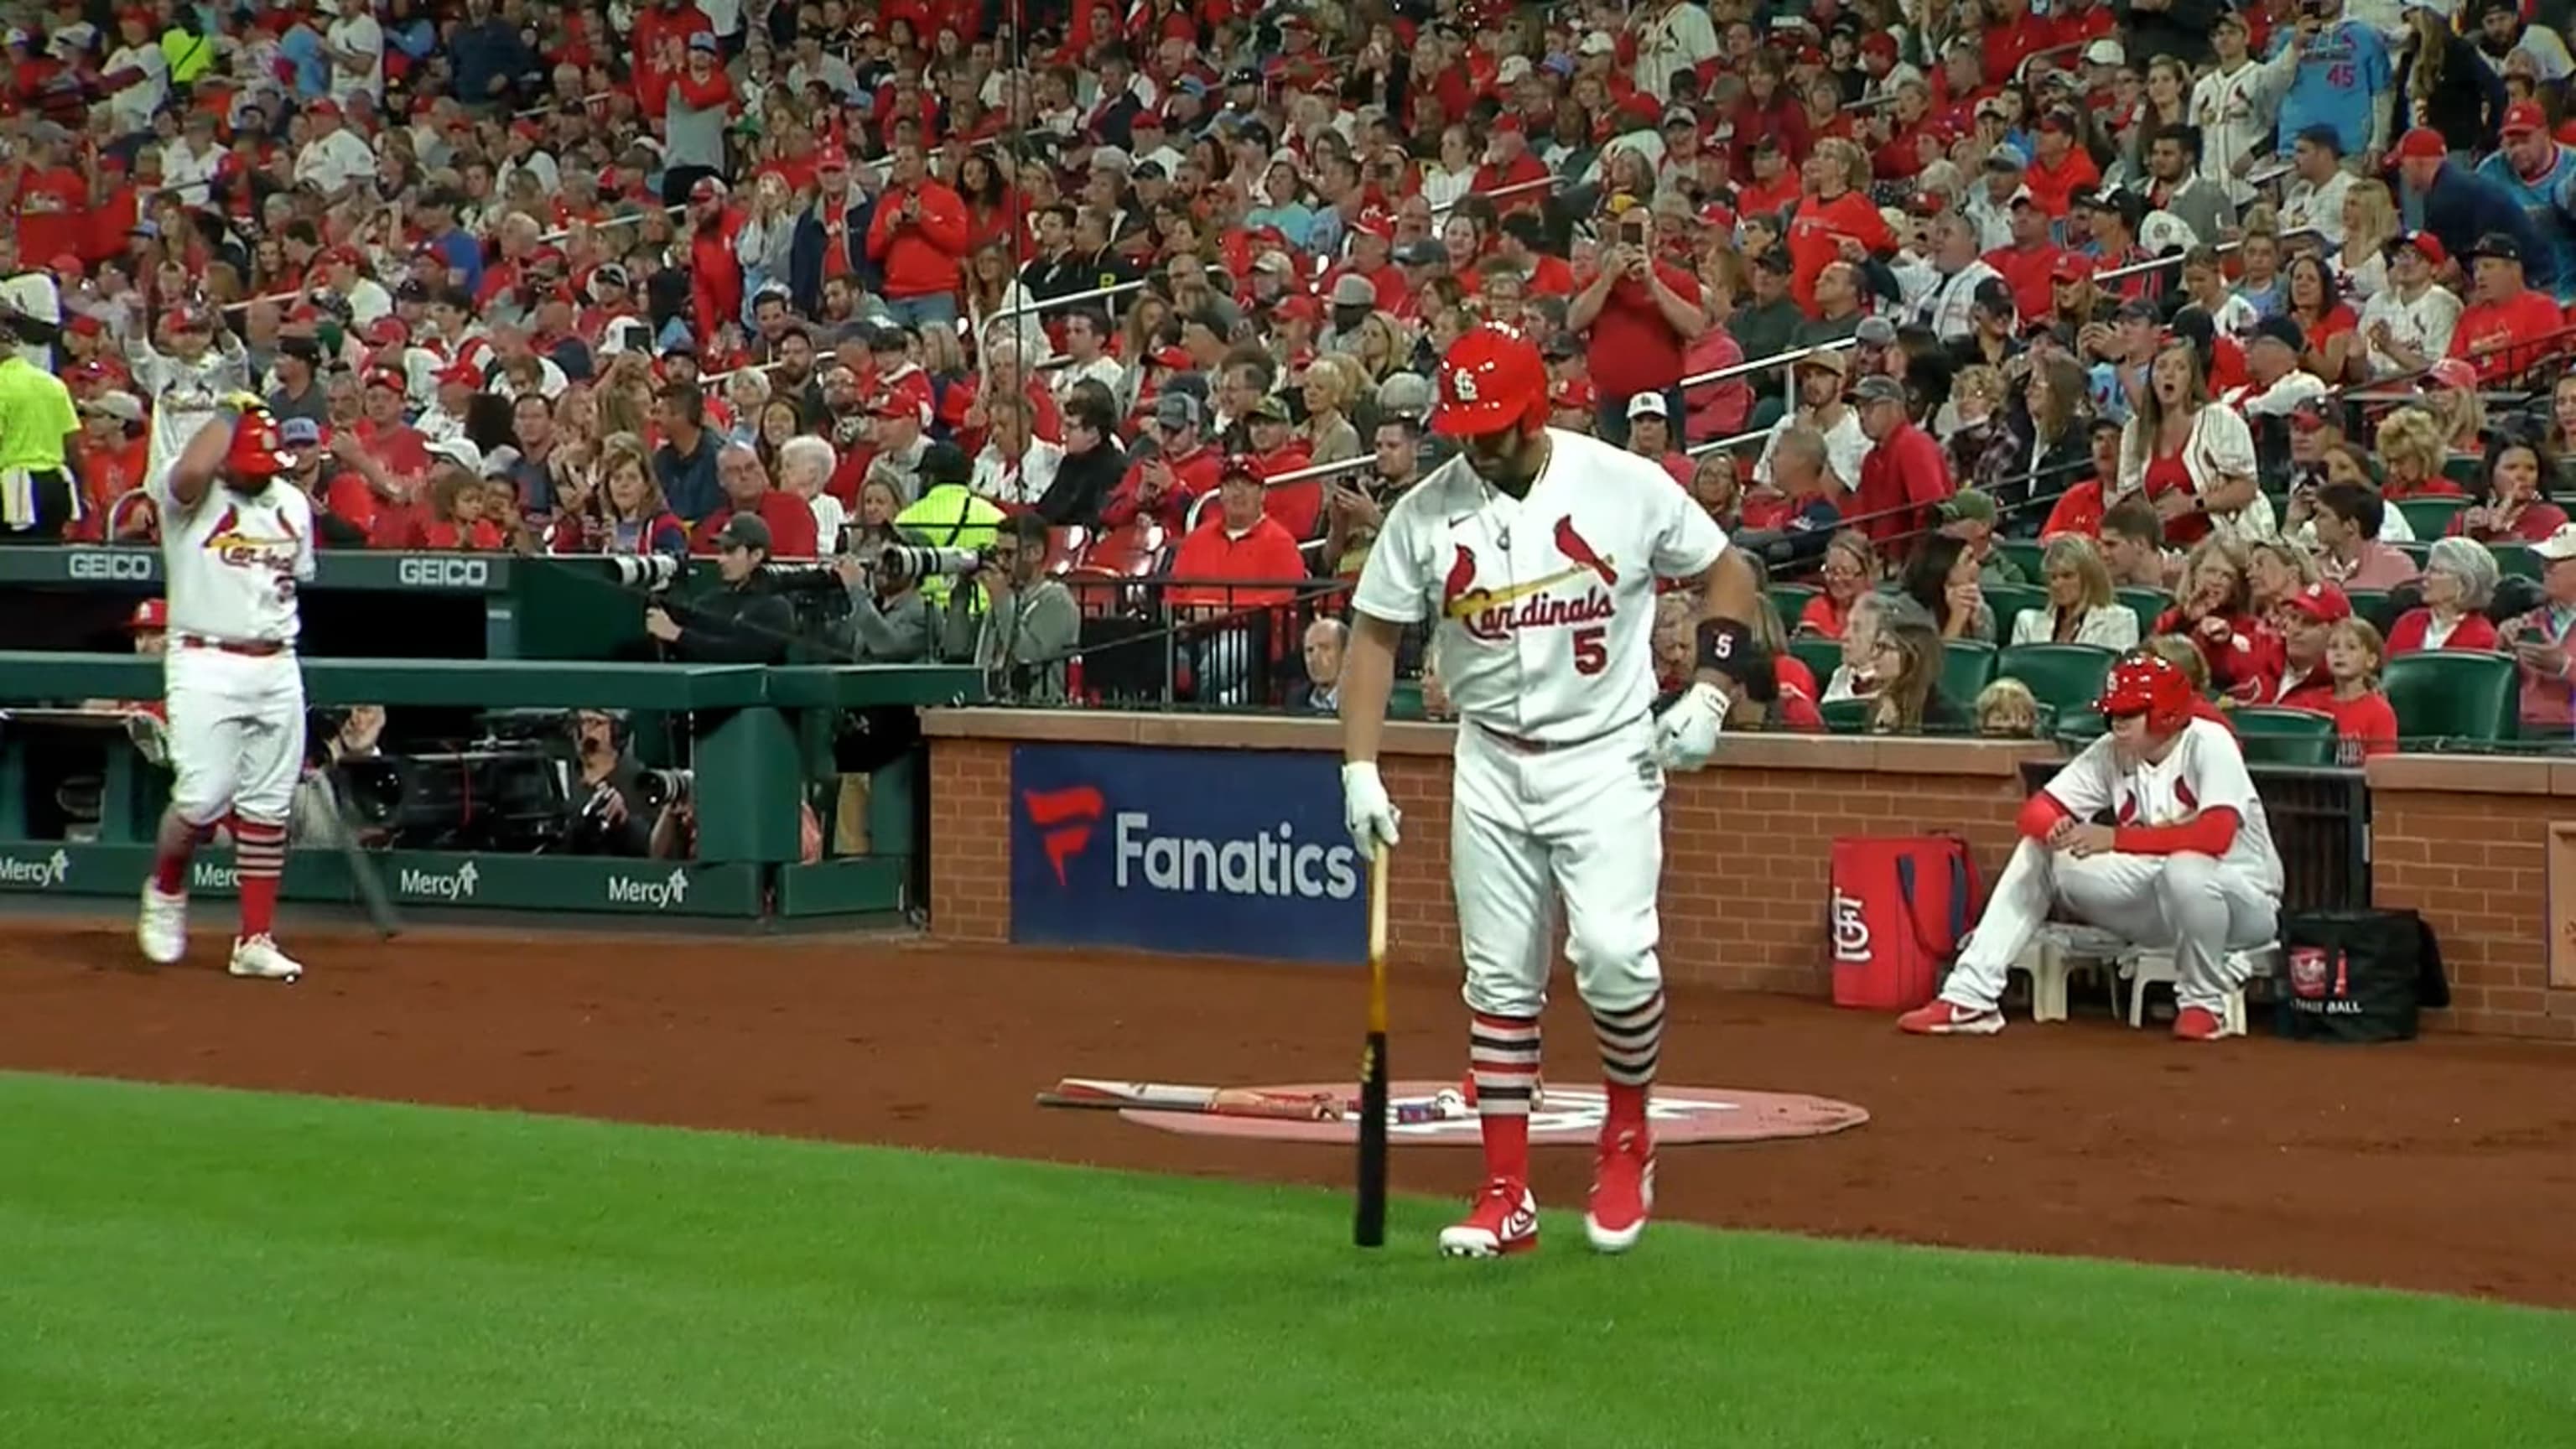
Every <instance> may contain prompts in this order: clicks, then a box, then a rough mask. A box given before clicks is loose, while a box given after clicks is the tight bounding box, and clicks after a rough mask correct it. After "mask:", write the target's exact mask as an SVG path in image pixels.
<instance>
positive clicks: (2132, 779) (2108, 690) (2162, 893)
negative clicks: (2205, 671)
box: [1897, 654, 2281, 1041]
mask: <svg viewBox="0 0 2576 1449" xmlns="http://www.w3.org/2000/svg"><path fill="white" fill-rule="evenodd" d="M2192 704H2193V691H2192V687H2191V679H2190V676H2188V675H2186V674H2184V673H2183V672H2182V670H2181V669H2179V668H2177V667H2176V666H2175V665H2173V664H2172V663H2171V662H2169V661H2167V660H2163V659H2159V658H2157V657H2156V656H2154V655H2152V654H2133V655H2131V656H2129V657H2128V658H2126V659H2123V660H2121V661H2120V662H2119V663H2117V664H2115V665H2113V666H2111V673H2110V676H2109V677H2108V678H2107V679H2106V680H2104V682H2103V685H2102V693H2101V697H2100V698H2099V700H2098V701H2097V702H2096V704H2095V708H2097V709H2099V710H2100V711H2101V712H2102V716H2103V718H2104V719H2106V720H2108V721H2109V722H2110V726H2111V727H2110V730H2109V732H2108V733H2106V734H2104V735H2103V736H2102V737H2101V738H2100V739H2097V740H2095V741H2094V742H2093V743H2092V744H2090V745H2087V746H2086V747H2085V748H2084V752H2083V753H2082V754H2079V755H2077V756H2076V757H2075V758H2074V759H2071V760H2069V761H2067V762H2066V764H2065V767H2064V768H2062V769H2060V770H2059V771H2058V772H2057V774H2056V775H2055V776H2054V777H2053V778H2051V779H2050V780H2049V782H2048V783H2047V784H2046V785H2045V786H2042V787H2041V788H2040V790H2039V792H2038V793H2036V794H2034V795H2032V796H2031V797H2030V799H2029V801H2028V802H2026V803H2025V804H2024V805H2023V806H2022V810H2021V818H2020V821H2019V822H2018V823H2019V825H2020V827H2021V840H2020V842H2019V843H2018V844H2016V845H2015V846H2014V847H2013V854H2012V859H2011V861H2010V862H2008V863H2007V864H2006V865H2005V866H2004V873H2003V876H2002V878H2001V879H1999V880H1997V881H1996V882H1995V889H1994V894H1993V895H1992V896H1990V897H1989V898H1988V899H1987V901H1986V910H1985V914H1984V915H1983V916H1981V917H1979V918H1978V920H1977V928H1976V930H1974V931H1972V932H1970V933H1969V936H1968V941H1967V944H1966V945H1965V946H1964V947H1962V948H1961V950H1960V952H1959V964H1958V965H1957V966H1955V967H1953V968H1951V971H1950V979H1949V980H1948V981H1947V982H1945V983H1943V985H1942V987H1941V995H1940V997H1939V999H1937V1000H1935V1001H1933V1002H1932V1003H1931V1004H1930V1005H1928V1006H1923V1007H1920V1008H1917V1009H1916V1010H1913V1011H1910V1012H1907V1013H1906V1014H1905V1015H1904V1016H1902V1017H1900V1018H1898V1022H1897V1024H1898V1025H1899V1026H1902V1027H1903V1028H1904V1029H1905V1030H1907V1031H1910V1032H1916V1033H1919V1034H1921V1035H1925V1036H1992V1035H1993V1034H1995V1033H1996V1032H1999V1031H2001V1030H2003V1029H2004V1018H2003V1013H2002V1012H2001V1011H2000V1010H1998V1009H1997V1007H1996V1002H1997V1001H1998V1000H1999V999H2000V998H2001V997H2002V995H2003V990H2004V973H2005V972H2006V970H2007V969H2009V968H2010V967H2011V965H2012V963H2013V960H2014V958H2016V957H2018V956H2019V955H2021V953H2022V948H2023V947H2025V946H2028V945H2029V944H2030V938H2031V935H2032V933H2034V932H2036V931H2037V930H2038V929H2039V928H2040V927H2041V926H2042V925H2044V924H2046V923H2047V920H2048V913H2049V910H2050V908H2051V906H2052V905H2053V904H2055V903H2056V902H2060V901H2063V902H2064V903H2065V904H2066V906H2067V907H2068V909H2070V910H2072V911H2073V912H2074V913H2075V915H2076V916H2077V918H2079V919H2081V920H2082V921H2083V922H2084V923H2085V924H2087V925H2091V926H2099V927H2101V928H2102V929H2103V930H2106V931H2110V932H2113V933H2114V934H2117V935H2119V936H2121V937H2123V938H2125V939H2127V940H2129V941H2133V942H2136V943H2138V944H2139V945H2145V946H2171V947H2173V948H2174V968H2175V971H2176V972H2177V974H2178V975H2179V976H2180V977H2181V979H2180V980H2179V981H2178V982H2177V983H2176V984H2175V987H2174V998H2175V1003H2176V1005H2177V1007H2178V1008H2179V1010H2177V1011H2176V1012H2175V1014H2174V1026H2173V1032H2174V1035H2175V1036H2177V1037H2180V1038H2181V1039H2183V1040H2185V1041H2214V1040H2216V1039H2218V1038H2220V1037H2223V1036H2226V1035H2228V1034H2229V1033H2230V1031H2231V1028H2230V1027H2229V1025H2228V1021H2227V998H2228V996H2229V994H2230V993H2232V992H2234V991H2235V990H2236V989H2237V988H2238V987H2240V986H2242V985H2244V980H2243V974H2244V971H2245V970H2246V966H2245V958H2244V957H2243V956H2241V955H2238V954H2236V953H2239V952H2244V951H2249V950H2252V949H2254V948H2255V947H2258V946H2266V945H2269V944H2271V942H2272V939H2273V936H2274V933H2275V932H2276V931H2277V930H2278V929H2279V920H2280V902H2281V857H2280V853H2279V852H2278V851H2276V850H2274V849H2273V848H2272V827H2271V824H2270V822H2269V821H2268V820H2267V819H2266V818H2265V817H2264V814H2263V800H2262V797H2260V796H2258V795H2256V794H2255V793H2254V779H2253V777H2252V776H2251V775H2248V774H2247V773H2246V771H2245V755H2244V752H2243V751H2242V750H2240V749H2239V748H2238V747H2237V744H2236V736H2235V735H2233V734H2231V733H2229V732H2228V729H2227V726H2225V725H2223V724H2213V723H2211V722H2210V721H2208V720H2205V719H2197V718H2194V717H2193V714H2192ZM2104 811H2109V812H2110V813H2111V815H2112V817H2113V818H2114V819H2115V820H2117V821H2118V822H2119V823H2118V824H2116V825H2096V824H2094V823H2093V817H2094V816H2096V815H2098V814H2101V813H2102V812H2104Z"/></svg>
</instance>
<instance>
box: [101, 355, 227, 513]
mask: <svg viewBox="0 0 2576 1449" xmlns="http://www.w3.org/2000/svg"><path fill="white" fill-rule="evenodd" d="M125 361H126V363H127V365H128V366H130V367H132V368H133V369H134V385H135V386H136V387H137V388H140V389H141V390H142V392H143V394H144V396H145V397H147V398H149V399H150V400H151V403H152V442H151V446H150V447H149V449H148V450H147V451H146V453H145V455H144V468H143V476H144V477H145V479H147V480H148V481H150V482H151V483H153V484H156V485H157V484H158V483H159V482H160V481H161V480H162V479H164V478H166V477H168V476H169V474H170V465H171V463H173V462H175V461H176V460H177V459H178V457H179V450H180V449H182V448H185V447H187V446H188V440H189V439H190V438H193V437H195V436H197V430H198V429H200V428H202V427H204V426H205V425H206V424H208V423H210V422H213V421H214V418H215V400H216V399H218V398H220V397H222V396H224V395H225V394H226V393H235V392H246V391H248V390H249V388H250V385H251V376H250V354H249V353H247V352H244V351H243V350H242V345H241V343H240V342H238V341H236V340H235V339H234V338H233V336H232V334H230V333H218V334H217V341H216V344H215V345H214V346H212V347H209V348H207V349H206V351H205V352H204V353H203V354H202V355H200V356H199V357H198V358H197V360H196V361H194V362H183V361H181V360H179V359H178V358H176V357H173V356H171V355H170V354H168V353H166V352H161V351H158V350H156V349H155V348H154V347H153V346H152V344H151V343H150V342H148V341H146V340H145V339H143V338H142V337H140V336H133V335H129V336H128V337H127V338H126V339H125Z"/></svg>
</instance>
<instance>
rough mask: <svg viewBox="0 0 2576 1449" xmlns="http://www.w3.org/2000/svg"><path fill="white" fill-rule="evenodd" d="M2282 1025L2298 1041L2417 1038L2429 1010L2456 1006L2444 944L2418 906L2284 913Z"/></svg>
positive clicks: (2278, 1007)
mask: <svg viewBox="0 0 2576 1449" xmlns="http://www.w3.org/2000/svg"><path fill="white" fill-rule="evenodd" d="M2272 987H2273V990H2272V999H2273V1002H2274V1003H2275V1005H2274V1008H2273V1022H2274V1028H2275V1029H2276V1030H2277V1031H2279V1033H2280V1034H2281V1035H2283V1036H2285V1037H2288V1038H2290V1039H2292V1040H2293V1041H2412V1040H2414V1038H2415V1025H2416V1017H2417V1014H2418V1013H2419V1012H2420V1011H2422V1009H2423V1008H2425V1007H2428V1006H2432V1007H2442V1006H2448V1005H2450V1004H2451V986H2450V982H2449V981H2448V980H2447V979H2446V978H2445V977H2444V976H2443V974H2442V948H2441V943H2440V942H2439V941H2437V940H2435V939H2434V936H2433V928H2432V927H2431V926H2430V925H2428V924H2426V922H2425V921H2424V918H2423V917H2421V916H2419V915H2417V914H2415V913H2414V912H2413V911H2293V912H2290V913H2289V914H2287V915H2284V916H2283V917H2282V918H2281V967H2280V975H2279V977H2278V979H2276V980H2275V981H2274V982H2273V983H2272Z"/></svg>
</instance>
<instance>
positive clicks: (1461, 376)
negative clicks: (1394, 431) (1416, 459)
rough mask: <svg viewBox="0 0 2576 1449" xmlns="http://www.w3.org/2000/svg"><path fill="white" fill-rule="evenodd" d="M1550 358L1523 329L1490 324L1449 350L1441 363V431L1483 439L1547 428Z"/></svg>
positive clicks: (1436, 422) (1436, 423)
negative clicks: (1501, 433) (1494, 434)
mask: <svg viewBox="0 0 2576 1449" xmlns="http://www.w3.org/2000/svg"><path fill="white" fill-rule="evenodd" d="M1547 394H1548V386H1547V360H1546V359H1545V358H1543V357H1541V356H1539V352H1538V344H1537V343H1535V342H1532V341H1530V340H1529V338H1527V337H1525V336H1523V335H1522V334H1521V330H1520V329H1519V328H1517V327H1507V326H1504V325H1503V324H1501V323H1499V322H1488V323H1485V324H1484V325H1482V326H1480V327H1478V328H1476V329H1475V330H1474V331H1472V332H1469V333H1468V334H1467V335H1466V336H1464V337H1461V338H1459V339H1458V340H1457V341H1456V342H1454V343H1451V344H1450V346H1449V355H1448V356H1447V357H1444V358H1442V359H1441V360H1440V406H1439V407H1437V408H1435V409H1433V410H1432V413H1431V426H1432V428H1433V429H1434V430H1435V431H1438V432H1441V433H1445V434H1447V435H1448V436H1450V437H1453V438H1475V437H1482V436H1484V435H1486V434H1488V433H1499V432H1502V431H1504V430H1505V429H1508V428H1518V429H1520V430H1521V431H1522V432H1524V433H1535V432H1537V431H1538V430H1539V429H1541V428H1543V427H1545V426H1547Z"/></svg>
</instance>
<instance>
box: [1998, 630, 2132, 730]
mask: <svg viewBox="0 0 2576 1449" xmlns="http://www.w3.org/2000/svg"><path fill="white" fill-rule="evenodd" d="M2118 657H2119V656H2118V655H2116V654H2114V653H2112V652H2111V651H2110V650H2108V649H2104V648H2101V647H2099V646H2097V645H2092V644H2016V645H2014V646H2012V647H2011V648H2009V649H2006V650H2004V651H2003V653H2002V654H2000V655H1998V656H1997V657H1996V659H1995V673H1996V674H1997V675H1998V676H1999V677H2001V678H2004V679H2018V680H2020V681H2021V682H2022V683H2024V684H2026V685H2028V686H2030V692H2031V694H2032V696H2033V697H2034V698H2036V699H2038V700H2039V702H2040V703H2042V704H2046V705H2052V706H2054V707H2055V708H2056V710H2057V712H2058V714H2059V715H2060V716H2063V715H2065V714H2066V713H2067V712H2068V711H2070V710H2089V709H2091V708H2092V707H2093V701H2094V699H2095V698H2096V697H2097V696H2099V695H2100V694H2101V693H2102V678H2103V676H2104V675H2107V674H2109V673H2110V672H2111V664H2112V661H2113V660H2115V659H2117V658H2118Z"/></svg>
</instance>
